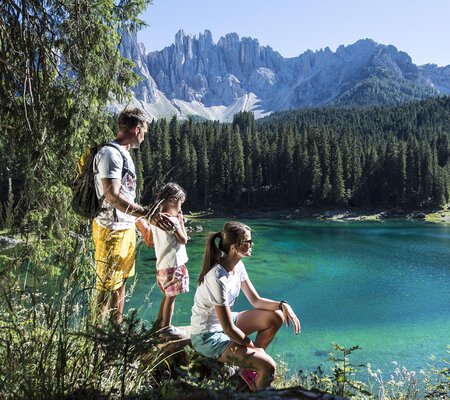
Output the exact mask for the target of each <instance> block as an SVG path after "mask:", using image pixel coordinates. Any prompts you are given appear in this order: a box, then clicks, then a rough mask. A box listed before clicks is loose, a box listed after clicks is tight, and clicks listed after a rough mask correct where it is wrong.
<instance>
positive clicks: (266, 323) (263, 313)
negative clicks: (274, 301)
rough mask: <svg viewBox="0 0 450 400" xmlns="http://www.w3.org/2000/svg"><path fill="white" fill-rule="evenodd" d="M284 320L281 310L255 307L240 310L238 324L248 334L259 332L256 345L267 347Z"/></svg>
mask: <svg viewBox="0 0 450 400" xmlns="http://www.w3.org/2000/svg"><path fill="white" fill-rule="evenodd" d="M283 321H284V318H283V313H282V312H281V311H279V310H276V311H269V310H260V309H253V310H247V311H242V312H240V313H239V315H238V317H237V320H236V326H237V327H238V328H239V329H240V330H241V331H242V332H244V333H245V334H246V335H249V334H251V333H253V332H258V333H257V334H256V339H255V346H256V347H261V348H263V349H265V348H267V346H268V345H269V343H270V342H271V341H272V339H273V338H274V337H275V335H276V334H277V332H278V330H279V329H280V327H281V325H283Z"/></svg>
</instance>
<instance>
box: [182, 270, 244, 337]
mask: <svg viewBox="0 0 450 400" xmlns="http://www.w3.org/2000/svg"><path fill="white" fill-rule="evenodd" d="M247 279H248V275H247V271H246V270H245V266H244V264H243V262H242V261H239V262H238V263H237V264H236V266H235V267H234V271H233V272H232V273H228V272H227V271H226V269H225V268H224V267H222V266H221V265H220V264H216V265H214V267H212V268H211V270H210V271H209V272H208V273H207V274H206V275H205V279H204V281H203V282H202V284H201V285H199V286H198V287H197V291H196V292H195V297H194V306H193V307H192V316H191V333H193V334H198V333H206V332H217V331H222V330H223V328H222V325H221V324H220V321H219V317H218V316H217V313H216V309H215V306H228V307H230V309H231V308H233V306H234V302H235V300H236V298H237V297H238V296H239V293H240V291H241V282H243V281H245V280H247Z"/></svg>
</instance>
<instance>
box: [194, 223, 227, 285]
mask: <svg viewBox="0 0 450 400" xmlns="http://www.w3.org/2000/svg"><path fill="white" fill-rule="evenodd" d="M217 238H219V239H220V240H222V231H219V232H216V233H211V234H210V235H209V237H208V240H207V241H206V249H205V256H204V257H203V264H202V271H201V272H200V275H199V277H198V284H199V285H200V284H201V283H202V282H203V280H204V279H205V275H206V274H207V273H208V272H209V271H210V270H211V268H212V267H213V266H214V265H215V264H216V263H218V262H219V260H220V257H221V255H222V252H221V251H220V250H219V248H220V247H221V246H220V242H219V247H217V246H216V239H217Z"/></svg>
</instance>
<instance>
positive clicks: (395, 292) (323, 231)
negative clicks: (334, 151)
mask: <svg viewBox="0 0 450 400" xmlns="http://www.w3.org/2000/svg"><path fill="white" fill-rule="evenodd" d="M242 222H245V223H247V224H248V225H249V226H250V227H251V228H252V229H253V240H254V242H255V245H254V249H253V255H252V256H251V257H249V258H246V259H244V260H243V261H244V263H245V265H246V268H247V271H248V273H249V275H250V278H251V280H252V282H253V284H254V286H255V287H256V289H257V290H258V292H259V294H260V295H261V296H264V297H268V298H271V299H276V300H281V299H284V300H287V301H288V302H289V303H290V304H291V305H292V307H293V308H294V310H295V312H296V313H297V315H298V316H299V318H300V321H301V324H302V333H301V334H300V335H298V336H295V335H294V334H293V331H292V328H286V327H283V328H282V329H281V330H280V332H279V333H278V335H277V337H276V338H275V340H274V342H273V343H272V344H271V345H270V347H269V348H268V352H269V353H270V354H271V355H272V356H277V355H279V356H280V357H281V358H283V359H284V360H285V361H287V363H288V365H289V367H290V369H291V371H296V370H299V369H303V370H312V369H313V368H315V367H317V366H318V365H320V364H322V365H323V366H325V367H327V366H328V365H329V364H328V363H327V362H326V360H327V358H328V353H329V352H330V351H331V350H332V348H331V343H332V342H335V343H338V344H340V345H344V346H353V345H359V346H360V347H361V348H362V350H359V351H357V352H355V353H354V355H353V356H352V360H353V361H354V362H357V363H362V364H367V363H368V362H370V363H371V364H372V366H373V367H374V368H375V369H376V368H380V369H381V370H382V371H383V373H384V374H385V376H389V375H388V374H389V373H390V372H392V370H393V369H394V368H395V365H393V363H392V362H393V361H396V362H398V364H399V365H400V366H405V367H407V368H408V369H414V370H416V371H418V370H419V369H421V368H425V367H427V364H428V363H429V362H430V360H429V356H430V355H432V354H433V355H436V356H438V357H442V356H444V355H448V354H447V353H446V350H447V345H449V344H450V225H444V224H429V223H424V222H408V221H393V222H392V221H383V222H324V221H285V220H250V221H242ZM223 223H224V220H221V219H212V220H199V221H198V222H195V224H198V225H201V226H202V227H203V231H202V232H198V233H197V232H193V233H190V237H191V240H190V241H189V243H188V245H187V251H188V255H189V258H190V259H189V262H188V264H187V266H188V269H189V272H190V278H191V283H190V293H188V294H184V295H180V296H178V297H177V300H176V304H175V315H174V319H173V323H174V324H175V325H181V326H182V325H189V321H190V310H191V306H192V299H193V296H194V293H195V288H196V285H197V283H196V280H197V277H198V273H199V271H200V266H201V260H202V257H203V251H204V243H205V239H206V237H207V235H208V233H209V232H211V231H213V230H214V231H216V230H219V229H220V228H221V227H222V225H223ZM152 257H154V252H153V250H152V249H148V248H146V247H145V246H144V245H141V246H140V247H139V251H138V260H137V268H136V279H135V280H134V281H131V282H130V283H129V284H128V289H130V287H131V286H133V283H134V292H133V295H132V296H131V297H130V299H129V300H128V302H127V307H128V308H138V309H139V310H140V315H141V317H143V318H144V319H145V320H147V321H152V320H153V319H154V318H155V316H156V315H157V312H158V306H159V302H160V299H161V294H160V292H159V289H158V287H157V286H156V285H155V262H154V261H152V260H151V258H152ZM248 307H249V304H248V302H247V300H246V299H245V296H244V295H243V294H241V296H240V297H239V299H238V301H237V303H236V306H235V310H236V311H240V310H243V309H246V308H248Z"/></svg>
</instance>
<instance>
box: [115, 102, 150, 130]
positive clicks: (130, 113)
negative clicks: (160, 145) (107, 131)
mask: <svg viewBox="0 0 450 400" xmlns="http://www.w3.org/2000/svg"><path fill="white" fill-rule="evenodd" d="M144 122H147V118H146V116H145V114H144V112H143V111H142V110H141V109H140V108H126V109H125V110H123V111H122V112H121V113H120V114H119V118H118V119H117V123H118V125H119V130H121V131H122V130H128V129H132V128H134V127H135V126H137V125H139V126H142V125H144Z"/></svg>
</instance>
